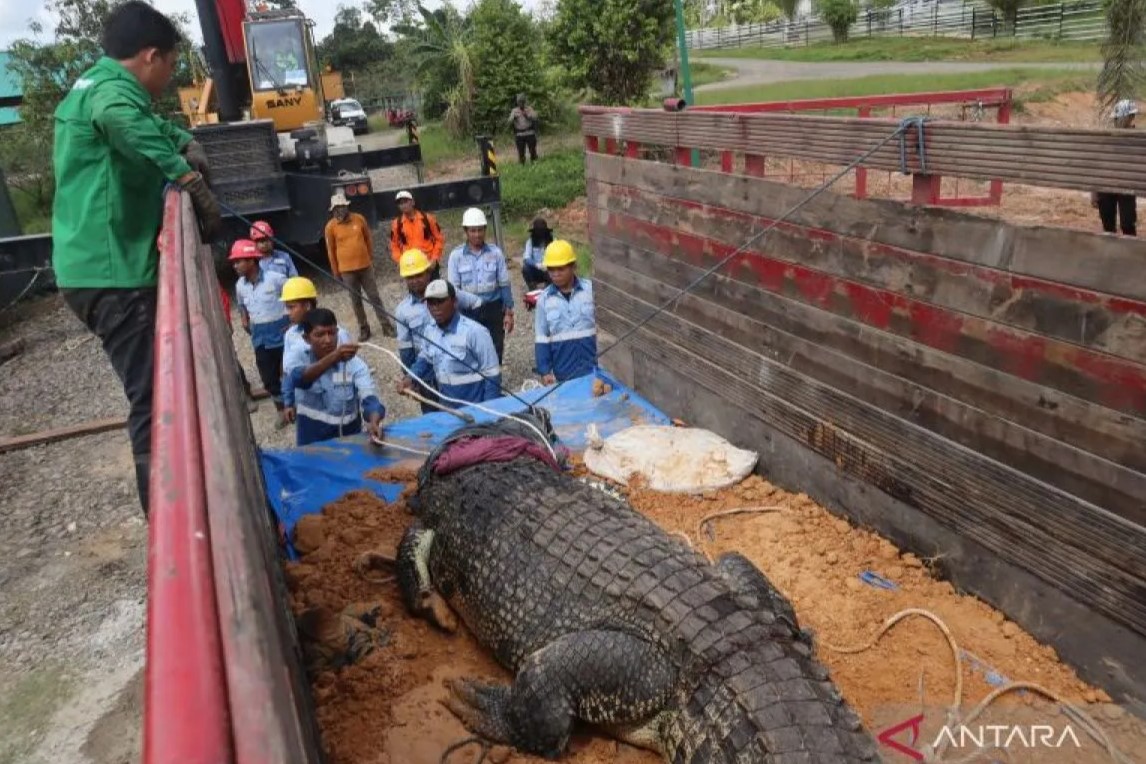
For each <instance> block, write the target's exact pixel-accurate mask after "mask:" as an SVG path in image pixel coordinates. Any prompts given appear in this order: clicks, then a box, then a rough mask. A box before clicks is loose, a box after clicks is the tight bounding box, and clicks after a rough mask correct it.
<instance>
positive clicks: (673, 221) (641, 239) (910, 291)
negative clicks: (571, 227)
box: [586, 153, 1146, 700]
mask: <svg viewBox="0 0 1146 764" xmlns="http://www.w3.org/2000/svg"><path fill="white" fill-rule="evenodd" d="M586 156H587V184H588V200H589V225H590V236H591V238H592V242H593V247H594V253H595V257H594V279H595V283H596V289H597V292H596V293H597V299H598V306H599V315H600V323H601V327H602V329H603V330H604V331H606V332H608V333H610V334H613V335H620V334H623V333H624V332H625V331H627V330H628V329H629V328H630V327H632V326H633V325H634V324H635V323H636V322H638V321H640V320H642V319H644V318H645V317H646V316H648V315H650V314H651V313H652V312H653V311H654V310H655V308H656V307H657V306H659V305H662V304H663V303H664V302H665V301H666V300H668V299H669V298H670V297H673V296H674V295H676V294H677V292H678V290H679V289H680V288H682V287H684V286H685V285H687V284H689V283H690V282H692V281H693V280H694V279H696V278H697V277H698V276H699V275H700V274H701V273H703V272H704V271H705V270H706V269H708V268H710V267H712V266H713V265H714V264H716V262H718V261H719V260H721V259H723V258H724V257H726V256H727V255H729V254H731V253H732V252H734V251H735V250H736V249H737V248H738V247H740V246H741V245H742V244H743V243H744V242H745V241H746V240H748V239H749V238H750V237H751V236H752V235H753V234H754V233H756V232H758V231H760V230H761V229H762V228H763V227H764V226H766V225H768V224H769V223H771V222H772V221H773V220H775V219H776V218H777V217H779V216H781V215H782V214H783V213H784V212H785V211H787V210H788V209H790V208H791V207H792V206H793V205H794V204H795V203H796V202H797V201H799V200H801V199H803V198H804V197H805V196H806V195H807V193H808V192H807V190H804V189H798V188H793V187H790V186H786V185H783V184H779V183H773V182H771V181H768V180H765V179H762V178H756V177H748V176H739V175H729V174H726V173H717V172H710V171H705V170H699V169H693V168H691V167H685V166H673V165H668V164H661V163H657V162H650V161H644V160H639V159H634V158H622V157H616V156H609V155H605V154H595V153H588V154H587V155H586ZM1142 273H1146V253H1144V252H1143V248H1142V245H1141V244H1140V243H1139V242H1137V241H1135V240H1127V239H1119V238H1112V237H1104V236H1099V235H1093V234H1089V233H1085V232H1074V231H1066V230H1059V229H1049V228H1024V227H1018V226H1011V225H1008V224H1006V223H1002V222H999V221H996V220H990V219H986V218H981V217H974V216H969V215H965V214H963V213H958V212H953V211H949V210H943V209H934V208H919V207H909V206H906V205H903V204H900V203H897V202H887V201H874V200H856V199H851V198H848V197H844V196H838V195H834V194H830V193H829V194H824V195H822V196H820V197H819V198H817V199H816V200H815V201H813V202H812V203H811V204H809V205H808V206H807V207H805V208H803V209H802V210H801V211H800V212H799V213H797V214H796V215H794V216H793V217H792V218H791V219H790V221H789V222H786V223H784V224H782V225H781V226H779V227H778V228H777V229H776V230H774V231H772V232H771V233H769V234H767V235H766V236H765V237H764V238H763V239H762V240H761V241H760V242H759V243H757V244H756V245H754V246H753V247H752V248H751V249H749V250H748V251H745V252H743V253H741V254H739V255H738V256H737V257H736V258H735V259H734V260H732V261H731V262H730V263H729V264H728V265H727V266H726V267H725V268H724V269H723V270H721V271H720V272H719V273H718V274H716V275H713V276H711V277H709V278H707V279H705V280H704V281H703V282H701V284H700V285H699V286H697V287H696V288H695V289H694V290H692V291H691V292H690V293H689V294H688V295H686V296H684V297H681V298H680V299H679V300H678V301H677V302H676V303H675V305H674V307H673V308H672V309H670V310H668V311H666V312H664V313H662V314H660V315H659V316H658V317H657V318H655V319H653V320H652V321H651V323H649V324H648V326H647V327H646V328H645V329H643V330H641V331H640V332H639V333H638V334H637V335H636V336H635V337H634V338H633V339H632V340H631V343H632V344H633V345H634V347H635V348H636V349H637V350H639V353H638V355H639V357H640V359H642V360H641V363H643V364H645V365H646V366H650V365H651V366H650V368H646V369H645V370H644V372H643V373H644V374H645V376H646V377H649V376H650V375H652V376H655V375H656V374H657V373H660V372H663V374H665V375H668V376H672V377H673V378H678V377H679V378H683V379H686V380H687V381H688V382H689V383H690V384H692V385H694V386H696V387H697V388H700V389H704V390H706V391H708V392H709V393H710V394H715V395H716V396H717V397H718V399H719V400H720V401H722V402H723V403H722V404H721V405H723V406H725V407H726V408H728V409H729V410H730V411H732V412H733V413H732V414H731V415H730V416H731V417H741V418H743V417H744V416H745V415H747V416H748V417H750V418H751V419H752V420H753V421H755V422H757V423H759V424H761V425H762V426H764V427H765V428H766V429H767V430H768V431H769V432H774V433H775V434H776V435H777V436H778V437H783V438H785V439H786V440H789V441H792V442H796V443H801V444H803V446H804V447H805V448H807V449H808V450H810V451H811V452H814V453H815V454H818V455H820V456H822V457H824V459H825V460H826V461H825V462H824V464H828V463H831V464H834V465H835V466H834V467H832V468H830V469H832V470H834V471H835V473H836V474H837V476H838V478H839V479H840V480H843V479H844V478H845V477H846V478H847V479H848V480H853V481H856V480H858V481H860V482H861V483H862V484H864V485H866V486H868V487H869V488H871V489H874V490H876V491H878V492H880V493H881V494H883V495H884V497H889V498H890V499H892V500H894V501H895V502H896V503H897V506H902V507H904V508H905V509H909V510H910V511H912V512H917V513H920V514H921V515H922V516H924V517H925V518H926V520H927V522H928V523H934V524H935V525H934V527H936V528H942V529H943V530H944V532H945V533H946V532H953V533H954V534H956V535H957V537H958V538H959V539H961V540H965V541H966V542H967V543H968V544H972V545H974V546H975V548H976V549H981V550H985V553H986V554H989V555H994V556H995V557H996V558H997V560H998V561H999V562H1000V563H1001V564H1003V563H1005V564H1006V565H1008V566H1012V567H1013V568H1014V569H1015V570H1016V571H1021V572H1022V573H1023V575H1029V576H1031V577H1033V579H1035V580H1039V581H1040V582H1041V584H1045V585H1046V586H1047V587H1048V590H1049V591H1055V592H1058V593H1060V594H1061V595H1063V596H1064V597H1067V598H1069V599H1071V600H1073V601H1074V603H1075V605H1074V607H1076V608H1077V606H1078V605H1082V606H1083V607H1085V608H1086V609H1087V610H1088V611H1090V612H1092V613H1094V614H1095V617H1096V618H1095V620H1096V621H1097V620H1103V622H1109V623H1110V624H1111V629H1114V630H1118V631H1119V633H1120V635H1123V636H1124V635H1125V634H1129V635H1133V636H1132V639H1131V641H1132V642H1136V644H1137V646H1138V647H1141V648H1143V649H1146V447H1144V444H1146V279H1143V278H1141V275H1140V274H1142ZM634 353H636V350H634ZM604 365H605V366H606V367H608V366H609V361H608V356H606V358H605V359H604ZM642 393H643V394H646V395H649V394H650V393H649V392H648V391H645V390H642ZM674 395H675V394H674ZM651 397H652V398H653V400H654V402H656V403H658V404H659V405H661V406H663V407H665V408H666V409H668V410H674V408H677V406H676V404H678V403H680V402H681V401H674V400H657V398H656V396H655V394H654V395H652V396H651ZM681 397H683V396H681ZM745 445H748V446H752V445H753V444H751V443H748V444H745ZM765 470H767V465H765ZM809 481H810V482H814V483H818V484H820V485H824V476H823V475H817V476H815V478H814V479H812V476H809ZM788 487H789V488H793V489H797V490H809V488H808V487H807V486H803V485H791V486H788ZM809 493H811V491H810V490H809ZM822 493H833V491H832V490H828V489H824V491H822ZM816 498H819V499H821V500H825V498H828V499H830V498H831V497H830V496H829V497H825V496H817V497H816ZM828 503H832V502H828ZM834 503H835V504H837V505H839V504H841V503H843V504H844V506H839V507H837V508H839V509H842V510H843V511H847V512H850V513H851V514H852V515H853V517H864V518H865V520H867V521H872V518H871V516H870V514H869V513H868V512H867V508H864V507H855V506H851V507H849V506H847V505H846V503H844V502H839V501H836V502H834ZM875 524H877V525H880V524H881V523H880V520H879V518H876V519H875ZM903 524H904V523H903V521H899V526H902V525H903ZM919 527H923V526H922V525H920V526H919ZM899 530H900V531H902V533H900V534H899V535H900V538H901V539H904V538H906V539H907V541H908V543H909V544H910V545H913V546H914V547H915V548H914V551H916V552H918V553H920V554H922V555H925V556H930V555H933V554H934V553H935V551H936V546H935V543H936V539H935V538H933V537H934V536H935V535H936V534H930V535H931V536H932V537H920V536H919V535H918V534H917V533H915V532H913V531H910V530H905V529H904V528H902V527H900V528H899ZM980 567H981V566H980ZM956 583H957V584H958V583H960V582H959V581H956ZM983 588H984V590H983V591H978V592H977V593H979V594H981V595H982V596H984V598H986V599H988V600H995V601H996V603H998V601H999V600H1000V599H1001V598H1000V597H994V596H992V586H991V585H990V584H989V583H988V584H986V585H985V587H983ZM1059 610H1060V611H1061V610H1062V609H1061V608H1060V609H1059ZM1011 615H1012V617H1016V616H1015V614H1013V613H1012V614H1011ZM1032 618H1034V616H1030V617H1028V621H1030V620H1031V619H1032ZM1020 622H1021V621H1020ZM1024 625H1028V624H1024ZM1028 627H1030V626H1029V625H1028ZM1039 628H1040V629H1041V631H1042V634H1043V636H1044V637H1047V638H1051V637H1053V635H1055V634H1057V635H1058V637H1060V638H1063V639H1065V640H1066V641H1067V642H1070V641H1072V640H1073V641H1074V642H1076V643H1077V642H1079V639H1080V635H1079V633H1078V631H1077V630H1078V629H1079V628H1080V624H1078V623H1077V622H1072V623H1042V624H1041V625H1040V626H1039ZM1091 639H1092V638H1091V637H1087V638H1086V639H1085V640H1082V642H1084V643H1090V640H1091ZM1120 639H1122V637H1121V636H1120ZM1138 640H1141V641H1138ZM1052 641H1053V639H1052ZM1076 647H1077V645H1076ZM1108 662H1109V661H1108ZM1138 663H1139V664H1141V661H1138ZM1135 672H1137V674H1136V675H1135V676H1133V677H1131V676H1130V675H1131V674H1135ZM1111 673H1114V672H1111ZM1119 677H1120V678H1118V679H1117V681H1110V677H1105V678H1104V679H1105V680H1107V681H1104V682H1100V683H1103V684H1105V685H1106V686H1108V687H1112V689H1113V690H1114V691H1115V692H1120V693H1121V694H1122V695H1123V697H1137V698H1139V700H1141V699H1146V691H1144V690H1146V670H1143V669H1142V668H1141V667H1138V668H1135V669H1133V670H1131V671H1130V672H1129V674H1128V673H1127V672H1126V671H1121V673H1120V674H1119ZM1128 677H1129V678H1128ZM1100 679H1103V678H1100ZM1094 681H1099V679H1095V680H1094Z"/></svg>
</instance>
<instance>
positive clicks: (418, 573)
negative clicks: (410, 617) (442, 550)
mask: <svg viewBox="0 0 1146 764" xmlns="http://www.w3.org/2000/svg"><path fill="white" fill-rule="evenodd" d="M433 544H434V532H433V531H432V530H430V529H429V528H426V527H425V526H424V525H422V523H421V522H420V521H418V520H415V521H414V522H412V523H410V527H409V528H407V529H406V532H405V533H404V534H402V541H401V543H400V544H398V560H397V575H398V590H399V591H400V592H401V594H402V602H403V604H405V605H406V609H407V610H409V611H410V612H411V613H412V614H414V615H416V616H419V617H421V618H425V619H426V620H427V621H429V622H430V623H432V624H434V625H435V626H437V627H438V628H440V629H442V630H443V631H448V632H451V633H452V632H454V631H457V628H458V620H457V618H456V617H455V616H454V614H453V612H452V611H451V610H450V608H449V605H447V604H446V601H445V600H444V599H442V596H441V595H440V594H438V593H437V592H436V591H435V590H434V583H433V581H432V580H431V579H430V564H429V560H430V549H431V548H432V547H433Z"/></svg>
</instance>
